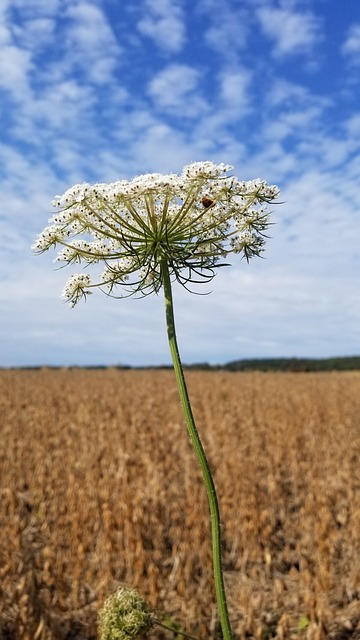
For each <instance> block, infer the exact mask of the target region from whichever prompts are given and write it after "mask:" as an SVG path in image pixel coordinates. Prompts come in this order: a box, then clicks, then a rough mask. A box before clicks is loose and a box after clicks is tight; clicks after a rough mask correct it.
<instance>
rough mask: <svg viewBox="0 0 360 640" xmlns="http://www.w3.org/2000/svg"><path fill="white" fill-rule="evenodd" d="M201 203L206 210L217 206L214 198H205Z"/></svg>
mask: <svg viewBox="0 0 360 640" xmlns="http://www.w3.org/2000/svg"><path fill="white" fill-rule="evenodd" d="M201 203H202V205H203V207H205V209H209V207H212V206H213V204H215V200H213V199H212V198H209V196H203V197H202V198H201Z"/></svg>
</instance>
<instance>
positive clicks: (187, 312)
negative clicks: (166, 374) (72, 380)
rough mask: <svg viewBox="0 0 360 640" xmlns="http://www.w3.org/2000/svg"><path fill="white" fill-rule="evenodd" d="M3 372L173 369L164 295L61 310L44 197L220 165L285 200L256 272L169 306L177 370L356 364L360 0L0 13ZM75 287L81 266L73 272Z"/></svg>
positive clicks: (63, 0)
mask: <svg viewBox="0 0 360 640" xmlns="http://www.w3.org/2000/svg"><path fill="white" fill-rule="evenodd" d="M0 15H1V19H0V117H1V134H0V183H1V204H0V232H1V242H0V326H1V343H2V346H1V352H0V366H21V365H41V364H50V365H54V364H60V365H70V364H80V365H86V364H121V363H123V364H124V363H127V364H131V365H143V364H145V365H146V364H160V363H167V362H169V356H168V347H167V342H166V336H165V324H164V312H163V300H162V298H161V296H158V297H151V298H146V299H144V300H134V299H128V300H121V301H120V300H112V299H110V298H106V297H105V296H103V295H101V294H100V293H98V294H96V295H94V296H91V297H90V298H89V299H88V301H87V302H86V303H85V304H79V305H78V306H77V307H75V308H74V309H71V308H70V307H69V306H68V305H66V304H65V303H64V302H63V301H62V300H61V299H60V294H61V291H62V288H63V285H64V283H65V281H66V279H67V278H68V277H69V276H70V275H71V273H72V272H71V267H68V268H65V269H64V270H55V266H56V265H55V264H54V263H53V259H54V257H55V254H51V252H48V253H47V254H44V255H42V256H40V257H38V256H35V255H33V254H32V253H31V250H30V246H31V244H32V243H33V241H34V238H35V237H36V235H37V234H38V233H39V232H40V231H41V230H42V228H43V227H44V226H45V225H46V224H47V219H48V218H49V217H50V215H51V214H52V208H51V204H50V203H51V200H52V199H53V197H54V196H55V195H56V194H59V193H60V194H61V193H63V192H64V191H65V190H66V189H67V188H68V187H70V186H72V185H73V184H76V183H79V182H111V181H114V180H117V179H121V178H127V179H131V178H132V177H133V176H135V175H138V174H141V173H144V172H153V171H156V172H157V171H158V172H161V173H168V172H179V171H181V169H182V167H183V165H184V164H187V163H189V162H192V161H198V160H212V161H214V162H224V163H226V164H232V165H234V167H235V169H234V173H235V174H236V175H237V176H238V177H239V178H240V179H244V180H248V179H254V178H258V177H259V178H262V179H265V180H267V181H268V182H270V183H275V184H277V185H279V187H280V189H281V200H282V202H283V204H281V205H278V206H276V207H275V209H274V216H273V220H274V222H275V225H274V226H273V227H272V229H271V233H272V238H271V239H270V240H269V242H268V245H267V248H266V252H265V254H264V259H263V260H259V259H254V260H252V261H250V263H249V264H247V263H246V262H245V261H241V260H240V259H237V258H236V257H234V258H233V259H232V263H233V265H232V267H228V268H226V269H222V270H220V271H219V273H218V275H217V276H216V278H215V279H214V280H213V282H212V283H211V291H212V293H211V294H210V295H207V296H192V295H190V294H188V293H186V291H184V290H182V289H181V290H178V289H176V290H175V304H176V317H177V325H178V333H179V341H180V349H181V352H182V356H183V359H184V361H186V362H198V361H209V362H217V363H222V362H227V361H229V360H234V359H239V358H246V357H277V356H278V357H280V356H299V357H301V356H307V357H326V356H332V355H352V354H359V353H360V346H359V345H360V294H359V273H360V260H359V256H360V250H359V236H360V3H359V0H341V1H340V0H338V1H336V0H316V1H315V0H283V1H281V0H242V1H241V2H240V1H235V0H221V2H219V0H216V1H215V0H198V1H195V2H190V1H189V0H174V1H172V0H139V1H138V2H136V1H134V0H122V1H121V2H120V0H87V1H86V0H2V2H1V7H0ZM76 270H77V271H78V268H77V269H76Z"/></svg>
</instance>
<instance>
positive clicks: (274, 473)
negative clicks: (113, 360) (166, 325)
mask: <svg viewBox="0 0 360 640" xmlns="http://www.w3.org/2000/svg"><path fill="white" fill-rule="evenodd" d="M187 379H188V383H189V391H190V396H191V399H192V401H193V407H194V413H195V417H196V419H197V422H198V427H199V431H200V433H201V435H202V438H203V442H204V445H205V448H206V451H207V453H208V456H209V460H210V463H211V466H212V469H213V471H214V475H215V481H216V484H217V487H218V492H219V498H220V505H221V514H222V520H223V528H222V533H223V542H224V545H223V546H224V549H223V557H224V567H225V571H226V574H225V577H226V583H227V585H228V591H229V600H230V609H231V617H232V619H233V621H234V629H235V631H236V637H237V638H254V639H257V640H269V639H270V638H279V639H287V638H289V639H290V638H294V639H295V638H304V639H305V638H306V640H322V639H325V638H328V639H330V638H331V639H332V640H343V639H348V638H350V639H351V640H355V639H359V638H360V465H359V460H360V373H359V372H352V373H351V372H348V373H347V372H345V373H315V374H311V373H308V374H302V373H298V374H288V373H286V374H284V373H278V374H276V373H224V372H196V371H192V372H189V373H187ZM0 386H1V393H0V423H1V426H0V434H1V444H2V446H1V467H0V469H1V476H0V477H1V485H0V493H1V503H0V526H1V545H0V638H3V639H5V638H7V639H8V640H15V639H17V638H19V639H20V638H21V639H25V638H27V639H29V640H45V639H46V640H50V639H51V640H52V639H54V640H60V639H61V640H65V639H69V640H70V639H73V638H77V639H79V640H85V639H87V640H89V639H90V638H96V617H97V609H98V607H99V606H100V605H101V604H102V602H103V601H104V598H105V597H106V596H107V595H109V594H110V593H112V591H113V590H114V589H116V587H117V586H118V585H120V584H124V583H126V584H128V585H130V586H132V587H136V588H137V589H138V590H139V591H140V592H141V593H142V594H143V595H144V596H145V597H146V598H147V599H148V601H149V603H150V604H151V605H152V606H153V607H155V608H156V609H157V610H158V611H159V616H160V617H161V616H162V617H163V619H165V618H166V619H167V622H170V624H173V623H174V622H175V621H178V622H179V623H180V624H181V625H182V629H183V630H184V631H187V632H188V633H192V634H193V635H195V636H197V637H198V638H200V639H205V638H207V639H208V638H215V637H217V638H219V627H218V624H217V620H216V610H215V604H214V602H215V596H214V591H213V586H212V567H211V549H210V540H209V517H208V507H207V503H206V498H205V491H204V488H203V485H202V480H201V476H200V470H199V468H198V466H197V462H196V461H195V456H194V453H193V451H192V449H191V447H190V444H189V442H188V437H187V433H186V430H185V426H184V424H183V419H182V415H181V411H180V407H179V401H178V397H177V390H176V387H175V383H174V378H173V374H172V372H171V371H121V370H116V369H108V370H81V369H78V370H77V369H73V370H66V369H64V370H46V369H43V370H39V371H36V370H34V371H6V370H4V371H0ZM151 636H152V637H153V638H164V637H167V638H171V637H172V634H171V633H169V632H166V631H161V630H160V629H158V628H157V629H154V630H153V631H152V634H151ZM178 638H180V636H178Z"/></svg>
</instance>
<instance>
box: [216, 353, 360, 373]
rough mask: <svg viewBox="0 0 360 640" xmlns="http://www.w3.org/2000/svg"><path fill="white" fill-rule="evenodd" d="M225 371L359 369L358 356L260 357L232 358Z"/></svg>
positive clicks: (359, 361)
mask: <svg viewBox="0 0 360 640" xmlns="http://www.w3.org/2000/svg"><path fill="white" fill-rule="evenodd" d="M222 369H225V370H226V371H295V372H296V371H354V370H357V369H360V356H346V357H337V358H260V359H249V360H234V361H233V362H228V363H227V364H225V365H224V366H223V367H222Z"/></svg>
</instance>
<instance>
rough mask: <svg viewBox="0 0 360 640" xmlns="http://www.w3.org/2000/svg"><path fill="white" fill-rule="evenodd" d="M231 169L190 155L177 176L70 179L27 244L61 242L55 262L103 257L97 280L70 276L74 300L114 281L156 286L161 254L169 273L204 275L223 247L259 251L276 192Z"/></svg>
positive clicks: (181, 278) (111, 290)
mask: <svg viewBox="0 0 360 640" xmlns="http://www.w3.org/2000/svg"><path fill="white" fill-rule="evenodd" d="M231 169H232V167H231V166H229V165H224V164H220V165H216V164H214V163H212V162H195V163H193V164H190V165H187V166H185V167H184V168H183V171H182V173H181V174H180V175H176V174H169V175H161V174H158V173H152V174H145V175H142V176H139V177H137V178H134V179H133V180H131V181H126V180H119V181H117V182H114V183H111V184H95V185H93V186H91V185H90V184H78V185H75V186H74V187H72V188H71V189H69V190H68V191H66V192H65V193H64V195H62V196H57V197H56V198H55V200H54V202H53V205H54V206H55V207H56V209H57V210H58V211H57V212H56V213H55V215H54V216H52V218H50V220H49V222H50V224H49V226H47V227H46V228H45V229H44V230H43V232H42V233H41V234H40V235H39V237H38V238H37V240H36V242H35V244H34V245H33V249H34V250H35V251H36V252H38V253H42V252H43V251H46V250H47V249H49V248H50V247H51V246H54V247H55V246H56V245H60V246H61V247H62V249H61V250H60V252H59V254H58V255H57V258H56V260H57V261H59V262H62V263H65V264H71V263H74V264H77V263H85V264H86V265H90V264H95V263H102V266H103V270H102V273H101V274H99V276H98V279H97V281H93V280H92V278H91V276H90V274H89V273H88V274H86V275H84V274H75V275H72V276H71V277H70V279H69V280H68V282H67V283H66V285H65V288H64V291H63V297H64V298H65V299H66V300H69V301H70V302H71V303H72V305H75V304H76V303H77V302H78V300H79V299H80V298H82V297H86V296H87V295H88V294H89V293H91V292H92V289H93V288H94V287H100V288H101V289H102V290H104V291H105V292H106V293H108V294H111V295H114V294H115V291H116V288H117V287H118V286H121V287H122V288H123V289H125V290H126V289H127V290H128V294H133V293H141V294H144V295H148V294H150V293H153V292H155V293H157V292H158V291H159V290H160V289H161V287H162V285H163V276H162V272H161V266H160V265H161V262H162V261H164V260H165V261H166V262H167V264H168V267H169V272H170V277H171V278H172V279H174V278H175V279H176V280H177V281H178V282H179V283H180V284H182V285H183V286H185V287H186V286H187V285H188V283H189V282H203V281H205V282H208V281H210V280H211V279H212V278H213V277H214V275H215V268H216V267H219V266H223V265H224V260H225V259H226V258H227V256H228V254H230V253H238V254H242V255H243V257H245V258H246V260H249V259H250V258H251V257H253V256H257V255H260V254H261V252H262V251H263V248H264V244H265V238H266V235H265V232H266V229H267V228H268V226H269V215H268V212H267V207H266V204H267V203H268V202H270V201H272V200H273V199H274V198H276V196H277V195H278V188H277V187H276V186H269V185H268V184H267V183H266V182H264V181H263V180H253V181H249V182H242V181H239V180H238V179H237V178H236V177H234V176H232V175H229V171H230V170H231ZM123 295H124V294H123ZM125 295H126V293H125ZM120 297H123V296H122V295H120Z"/></svg>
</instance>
